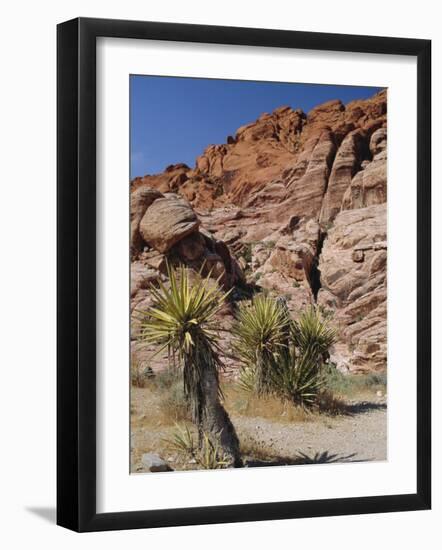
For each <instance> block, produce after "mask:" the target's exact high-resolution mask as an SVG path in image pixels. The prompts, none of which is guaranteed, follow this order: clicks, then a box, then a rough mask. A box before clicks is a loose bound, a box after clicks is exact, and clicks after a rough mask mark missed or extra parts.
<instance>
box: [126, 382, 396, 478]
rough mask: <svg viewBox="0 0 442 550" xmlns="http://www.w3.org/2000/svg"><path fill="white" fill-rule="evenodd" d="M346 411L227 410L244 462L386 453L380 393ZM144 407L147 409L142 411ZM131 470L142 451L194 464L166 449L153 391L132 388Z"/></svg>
mask: <svg viewBox="0 0 442 550" xmlns="http://www.w3.org/2000/svg"><path fill="white" fill-rule="evenodd" d="M348 405H349V408H350V412H349V414H346V415H339V416H327V415H312V416H311V417H310V418H307V419H300V420H286V419H285V418H284V417H281V418H280V419H274V418H263V417H259V416H258V417H251V416H245V415H240V414H235V413H233V414H231V418H232V421H233V423H234V425H235V428H236V430H237V433H238V436H239V439H240V441H241V445H242V448H243V449H244V458H245V462H246V464H247V465H248V466H249V467H253V466H267V465H269V466H270V465H285V464H311V463H332V462H365V461H379V460H386V459H387V407H386V400H385V397H376V396H372V397H371V398H370V400H361V399H357V400H356V399H355V400H352V401H349V402H348ZM147 411H150V414H149V413H148V412H147ZM131 425H132V430H131V433H132V438H131V447H132V453H131V457H132V465H131V470H132V472H143V471H144V469H143V467H142V464H141V457H142V455H143V453H147V452H153V453H158V454H159V455H160V456H161V457H162V458H164V459H165V460H166V461H167V462H168V463H169V464H170V466H171V467H172V468H174V469H177V470H183V469H194V468H195V465H193V464H192V463H185V462H184V463H183V462H182V460H181V459H180V458H179V457H178V456H177V455H175V454H173V453H171V452H170V451H168V449H167V445H166V444H165V442H164V441H165V439H167V438H170V437H171V436H172V434H173V433H174V431H175V430H176V429H175V427H174V426H173V425H171V424H170V422H169V421H167V422H166V421H164V420H163V419H162V417H161V413H160V411H159V408H158V404H157V402H156V396H155V395H154V394H153V393H151V392H150V391H148V390H145V389H141V388H136V389H134V388H133V394H132V422H131Z"/></svg>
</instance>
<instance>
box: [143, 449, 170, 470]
mask: <svg viewBox="0 0 442 550" xmlns="http://www.w3.org/2000/svg"><path fill="white" fill-rule="evenodd" d="M141 462H142V464H143V466H144V469H146V470H148V471H149V472H170V471H172V468H171V467H170V466H169V464H167V462H166V461H165V460H163V459H162V458H161V457H160V456H159V455H157V454H155V453H145V454H143V456H142V458H141Z"/></svg>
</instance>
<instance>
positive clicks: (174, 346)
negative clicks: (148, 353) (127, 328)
mask: <svg viewBox="0 0 442 550" xmlns="http://www.w3.org/2000/svg"><path fill="white" fill-rule="evenodd" d="M167 272H168V276H169V286H166V285H164V284H163V283H161V282H159V287H158V288H156V287H154V286H152V287H151V293H152V296H153V305H152V306H151V307H150V308H148V310H147V311H146V312H144V314H145V319H144V321H143V322H142V323H141V338H142V340H144V342H146V344H155V345H157V346H159V349H158V351H157V353H160V352H161V351H162V350H164V349H167V350H168V351H169V354H175V355H176V356H177V358H178V364H179V366H180V368H181V369H182V375H183V384H184V395H185V398H186V400H187V401H188V403H189V406H190V410H191V414H192V420H193V421H194V422H195V423H196V425H197V426H198V431H199V434H200V445H202V444H203V434H204V433H209V434H210V436H211V437H212V438H213V441H214V444H215V442H216V444H218V445H220V447H221V449H222V451H223V453H224V454H225V455H226V456H229V457H230V462H231V464H233V465H236V466H239V465H241V459H240V454H239V441H238V437H237V435H236V432H235V429H234V427H233V424H232V422H231V421H230V418H229V416H228V414H227V412H226V410H225V409H224V407H223V406H222V404H221V400H220V399H221V392H220V386H219V378H218V372H219V369H220V368H221V366H222V363H221V360H220V357H219V345H218V332H217V323H216V321H215V315H216V314H217V313H218V312H219V310H220V309H221V307H222V306H223V304H224V302H225V300H226V297H227V293H224V292H223V291H221V290H220V287H219V285H218V283H219V281H218V280H217V281H213V280H211V279H210V274H209V275H208V276H207V277H206V278H203V277H201V275H199V276H197V277H196V278H195V281H194V282H193V284H192V283H191V280H190V272H189V270H188V269H187V268H185V267H184V266H181V267H179V268H178V269H175V268H173V267H172V266H170V265H168V266H167Z"/></svg>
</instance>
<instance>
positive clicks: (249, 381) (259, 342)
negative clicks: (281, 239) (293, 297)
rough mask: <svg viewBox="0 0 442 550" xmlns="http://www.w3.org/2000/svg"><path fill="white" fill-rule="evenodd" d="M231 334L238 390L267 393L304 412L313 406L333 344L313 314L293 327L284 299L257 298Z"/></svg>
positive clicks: (315, 311)
mask: <svg viewBox="0 0 442 550" xmlns="http://www.w3.org/2000/svg"><path fill="white" fill-rule="evenodd" d="M234 335H235V344H234V349H235V350H236V352H237V354H238V356H239V358H240V360H241V363H242V367H241V370H240V374H239V380H238V385H239V386H240V388H241V389H242V390H244V391H248V392H251V393H252V392H255V393H257V394H272V395H275V396H278V397H279V398H280V399H281V400H285V401H289V402H291V403H294V404H295V405H301V406H303V407H306V408H311V407H313V405H315V403H316V402H317V400H318V396H319V394H320V392H321V390H322V388H323V387H324V384H325V378H324V374H323V367H324V364H325V361H326V360H327V357H328V349H329V347H330V346H331V345H332V344H333V342H334V340H335V333H334V331H333V329H331V328H330V327H329V325H328V321H327V320H326V319H324V318H323V317H322V315H321V313H320V312H319V310H318V309H316V308H313V307H312V308H308V309H306V310H305V311H304V312H302V313H301V315H300V317H299V320H298V321H296V322H295V321H292V320H291V319H290V315H289V312H288V309H287V306H286V305H285V302H284V301H283V300H280V299H277V300H274V299H272V298H271V297H269V296H266V297H259V298H257V299H255V300H254V301H253V302H252V305H251V306H249V307H248V308H243V309H242V310H240V312H239V315H238V319H237V325H236V327H235V329H234Z"/></svg>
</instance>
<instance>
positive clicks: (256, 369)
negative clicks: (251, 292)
mask: <svg viewBox="0 0 442 550" xmlns="http://www.w3.org/2000/svg"><path fill="white" fill-rule="evenodd" d="M233 333H234V336H235V339H234V344H233V347H234V351H235V353H236V354H237V355H238V357H239V358H240V360H241V363H242V369H241V372H240V383H242V384H243V385H248V386H250V385H251V384H253V385H254V387H255V389H256V391H257V393H258V394H264V393H268V392H269V391H270V390H271V376H270V375H271V372H272V370H274V369H275V368H276V365H277V364H278V362H279V361H280V359H281V357H282V355H284V354H285V353H287V351H288V347H289V335H290V317H289V315H288V312H287V309H286V307H284V304H283V303H282V302H281V301H277V300H273V299H272V298H270V297H269V296H265V295H259V296H256V297H254V298H253V300H252V303H251V304H250V305H241V306H240V308H239V312H238V315H237V321H236V323H235V326H234V331H233Z"/></svg>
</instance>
